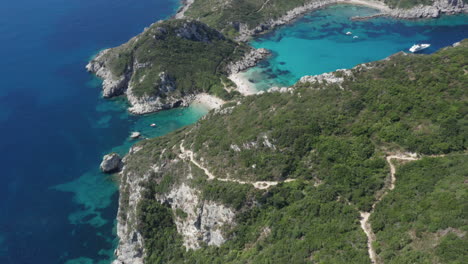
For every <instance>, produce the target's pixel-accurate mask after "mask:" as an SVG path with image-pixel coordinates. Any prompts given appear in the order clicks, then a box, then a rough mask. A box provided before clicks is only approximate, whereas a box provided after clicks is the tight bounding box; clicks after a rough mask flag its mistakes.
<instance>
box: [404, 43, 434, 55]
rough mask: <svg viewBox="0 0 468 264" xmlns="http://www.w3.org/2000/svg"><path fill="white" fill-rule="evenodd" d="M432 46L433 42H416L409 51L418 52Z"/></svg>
mask: <svg viewBox="0 0 468 264" xmlns="http://www.w3.org/2000/svg"><path fill="white" fill-rule="evenodd" d="M430 46H431V44H414V45H413V46H411V48H410V49H409V51H411V52H413V53H415V52H418V51H420V50H423V49H427V48H429V47H430Z"/></svg>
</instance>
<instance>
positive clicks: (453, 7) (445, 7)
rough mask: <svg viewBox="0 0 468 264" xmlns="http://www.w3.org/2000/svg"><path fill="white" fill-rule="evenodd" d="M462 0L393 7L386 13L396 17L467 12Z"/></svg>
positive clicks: (433, 16) (467, 6)
mask: <svg viewBox="0 0 468 264" xmlns="http://www.w3.org/2000/svg"><path fill="white" fill-rule="evenodd" d="M467 12H468V5H465V3H463V0H437V1H435V2H434V3H433V4H432V5H431V6H425V5H419V6H415V7H413V8H410V9H394V10H391V11H390V12H389V13H388V14H389V15H390V16H392V17H396V18H406V19H412V18H436V17H439V16H440V14H457V13H467Z"/></svg>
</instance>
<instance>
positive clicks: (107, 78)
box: [86, 49, 128, 98]
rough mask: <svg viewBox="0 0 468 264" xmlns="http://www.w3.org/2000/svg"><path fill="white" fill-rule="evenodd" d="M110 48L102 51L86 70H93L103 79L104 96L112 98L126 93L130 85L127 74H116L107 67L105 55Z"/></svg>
mask: <svg viewBox="0 0 468 264" xmlns="http://www.w3.org/2000/svg"><path fill="white" fill-rule="evenodd" d="M109 51H110V49H106V50H103V51H101V52H100V53H99V54H98V55H97V56H96V57H95V58H94V59H93V60H91V61H90V62H89V63H88V65H86V70H87V71H89V72H93V73H94V74H96V76H98V77H99V78H101V79H102V80H103V82H102V96H103V97H104V98H111V97H115V96H119V95H122V94H124V93H125V90H126V89H127V85H128V78H127V76H126V75H122V76H116V75H114V74H113V73H112V71H111V70H110V69H109V68H107V67H106V61H105V60H104V57H105V56H106V55H107V53H108V52H109Z"/></svg>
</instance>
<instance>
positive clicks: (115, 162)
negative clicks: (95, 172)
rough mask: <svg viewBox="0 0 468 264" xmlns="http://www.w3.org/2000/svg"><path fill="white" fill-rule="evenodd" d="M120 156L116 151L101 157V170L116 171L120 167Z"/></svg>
mask: <svg viewBox="0 0 468 264" xmlns="http://www.w3.org/2000/svg"><path fill="white" fill-rule="evenodd" d="M122 165H123V164H122V158H121V157H120V156H119V154H117V153H111V154H107V155H105V156H104V157H103V158H102V162H101V166H100V168H101V171H102V172H105V173H111V172H116V171H119V170H120V169H122Z"/></svg>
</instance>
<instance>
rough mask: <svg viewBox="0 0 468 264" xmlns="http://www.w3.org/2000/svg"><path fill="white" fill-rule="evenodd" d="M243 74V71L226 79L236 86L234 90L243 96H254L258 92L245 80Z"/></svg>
mask: <svg viewBox="0 0 468 264" xmlns="http://www.w3.org/2000/svg"><path fill="white" fill-rule="evenodd" d="M244 74H245V71H242V72H238V73H233V74H230V75H229V77H228V78H229V79H230V80H231V81H232V82H233V83H235V84H236V86H237V89H236V90H237V91H238V92H239V93H241V94H242V95H243V96H248V95H253V94H256V93H257V92H258V91H257V89H256V88H255V86H254V85H253V84H252V83H251V82H249V80H248V79H247V78H245V76H244Z"/></svg>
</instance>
